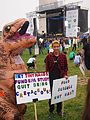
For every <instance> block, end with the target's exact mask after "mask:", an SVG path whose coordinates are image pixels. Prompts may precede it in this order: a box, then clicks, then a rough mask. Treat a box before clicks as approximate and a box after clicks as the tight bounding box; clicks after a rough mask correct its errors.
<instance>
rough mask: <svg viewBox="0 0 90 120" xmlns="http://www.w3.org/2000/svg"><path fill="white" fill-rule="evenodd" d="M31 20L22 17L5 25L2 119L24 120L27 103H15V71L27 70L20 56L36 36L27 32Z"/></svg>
mask: <svg viewBox="0 0 90 120" xmlns="http://www.w3.org/2000/svg"><path fill="white" fill-rule="evenodd" d="M28 25H29V22H28V21H27V20H26V19H24V18H22V19H17V20H16V21H14V22H12V23H9V24H8V25H5V26H4V28H3V31H2V32H3V36H2V39H1V40H0V120H23V115H24V113H25V111H26V105H25V104H21V105H17V104H16V103H15V92H14V79H13V75H14V73H21V72H27V69H26V66H25V64H24V62H23V60H22V59H21V57H20V53H21V51H22V50H23V49H25V48H28V47H31V46H33V45H34V44H35V43H36V38H35V37H33V36H30V35H29V34H27V33H25V32H26V30H27V27H28Z"/></svg>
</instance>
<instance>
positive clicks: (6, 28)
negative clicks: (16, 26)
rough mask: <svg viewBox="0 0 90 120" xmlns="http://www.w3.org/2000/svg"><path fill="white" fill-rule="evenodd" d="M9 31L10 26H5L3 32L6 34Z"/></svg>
mask: <svg viewBox="0 0 90 120" xmlns="http://www.w3.org/2000/svg"><path fill="white" fill-rule="evenodd" d="M10 29H11V26H10V25H8V26H6V27H5V32H6V33H8V32H9V31H10Z"/></svg>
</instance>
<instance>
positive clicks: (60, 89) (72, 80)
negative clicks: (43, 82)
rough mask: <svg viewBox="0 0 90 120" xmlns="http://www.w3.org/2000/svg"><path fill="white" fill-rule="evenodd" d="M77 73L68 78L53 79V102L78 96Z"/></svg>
mask: <svg viewBox="0 0 90 120" xmlns="http://www.w3.org/2000/svg"><path fill="white" fill-rule="evenodd" d="M76 86H77V75H74V76H71V77H69V78H68V79H66V78H61V79H56V80H54V81H53V89H52V99H51V104H55V103H59V102H63V101H65V100H68V99H71V98H74V97H75V96H76Z"/></svg>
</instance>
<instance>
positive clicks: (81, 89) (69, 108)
mask: <svg viewBox="0 0 90 120" xmlns="http://www.w3.org/2000/svg"><path fill="white" fill-rule="evenodd" d="M69 52H70V49H69V50H68V53H67V59H68V54H69ZM33 54H34V51H33ZM46 55H47V51H46V50H44V54H43V55H42V54H41V55H38V56H37V58H36V59H37V68H38V69H37V70H36V71H35V70H29V71H30V72H41V71H45V64H44V59H45V57H46ZM29 57H30V55H29V52H28V49H26V50H25V51H24V52H23V55H22V58H23V60H24V61H25V63H26V62H27V60H28V59H29ZM68 68H69V71H68V75H69V76H71V75H78V78H80V79H82V78H83V76H82V74H81V72H80V70H79V68H78V67H76V66H75V65H74V64H73V61H70V60H69V59H68ZM85 96H86V85H80V84H78V85H77V95H76V97H75V98H73V99H71V100H68V101H65V102H64V112H65V115H64V116H63V117H60V116H58V115H57V114H55V116H54V117H53V120H59V119H60V120H81V117H82V113H83V110H84V102H85ZM27 106H28V108H27V111H26V114H25V117H24V119H25V120H35V118H34V104H33V103H29V104H27ZM36 107H37V114H38V120H48V114H49V112H48V100H44V101H37V102H36ZM55 112H56V111H55Z"/></svg>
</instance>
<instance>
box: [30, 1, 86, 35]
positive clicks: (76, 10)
mask: <svg viewBox="0 0 90 120" xmlns="http://www.w3.org/2000/svg"><path fill="white" fill-rule="evenodd" d="M28 16H29V17H28V18H29V19H30V18H31V19H32V18H33V19H35V21H36V22H35V21H34V20H32V24H33V25H34V29H33V31H34V32H33V33H35V31H37V32H38V33H40V34H41V33H42V31H44V32H45V33H47V34H61V35H64V36H66V37H77V35H78V34H80V33H84V32H87V31H88V10H86V9H81V7H80V6H78V5H76V4H75V5H74V3H73V4H72V5H71V4H70V5H69V4H67V5H65V4H64V3H63V1H62V0H61V1H58V2H52V3H49V4H44V5H43V4H40V6H38V7H37V8H36V17H33V16H32V15H30V14H28ZM66 23H67V25H66ZM35 26H36V27H35ZM37 26H38V27H37Z"/></svg>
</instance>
